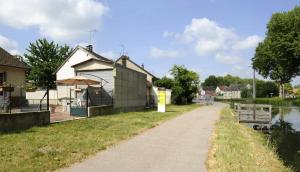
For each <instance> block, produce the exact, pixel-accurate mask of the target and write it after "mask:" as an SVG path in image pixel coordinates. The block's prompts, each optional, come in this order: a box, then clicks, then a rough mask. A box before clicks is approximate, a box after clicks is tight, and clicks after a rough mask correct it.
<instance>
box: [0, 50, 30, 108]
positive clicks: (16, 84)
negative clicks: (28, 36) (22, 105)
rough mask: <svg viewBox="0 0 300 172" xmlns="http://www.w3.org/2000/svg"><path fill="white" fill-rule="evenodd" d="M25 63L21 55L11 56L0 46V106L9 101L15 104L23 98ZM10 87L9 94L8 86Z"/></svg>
mask: <svg viewBox="0 0 300 172" xmlns="http://www.w3.org/2000/svg"><path fill="white" fill-rule="evenodd" d="M26 69H27V67H26V64H25V63H24V62H23V61H22V58H21V57H18V56H13V55H11V54H9V53H8V52H7V51H5V50H4V49H3V48H1V47H0V107H2V106H3V104H4V103H8V102H9V98H10V102H11V105H12V106H16V105H17V104H18V103H19V102H21V101H20V100H21V99H25V91H22V90H23V89H24V88H25V72H26ZM8 87H11V89H10V91H11V95H9V88H8Z"/></svg>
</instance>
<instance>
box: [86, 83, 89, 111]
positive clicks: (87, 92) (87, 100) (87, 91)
mask: <svg viewBox="0 0 300 172" xmlns="http://www.w3.org/2000/svg"><path fill="white" fill-rule="evenodd" d="M88 113H89V86H88V87H87V89H86V116H89V114H88Z"/></svg>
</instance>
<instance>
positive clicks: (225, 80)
mask: <svg viewBox="0 0 300 172" xmlns="http://www.w3.org/2000/svg"><path fill="white" fill-rule="evenodd" d="M251 83H252V79H248V78H247V79H242V78H240V77H238V76H232V75H226V76H214V75H210V76H209V77H208V78H206V79H205V81H204V82H203V84H202V87H203V88H204V89H205V88H212V89H216V88H217V86H220V85H225V86H230V85H243V86H246V85H247V84H251Z"/></svg>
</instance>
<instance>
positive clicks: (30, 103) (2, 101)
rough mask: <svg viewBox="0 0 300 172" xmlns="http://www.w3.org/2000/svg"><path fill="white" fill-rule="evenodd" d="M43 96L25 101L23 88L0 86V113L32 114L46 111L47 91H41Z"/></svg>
mask: <svg viewBox="0 0 300 172" xmlns="http://www.w3.org/2000/svg"><path fill="white" fill-rule="evenodd" d="M41 91H42V92H43V96H41V97H36V98H35V99H26V90H25V88H23V87H13V86H11V85H8V86H0V113H18V112H34V111H43V110H47V109H48V107H49V101H47V94H48V89H47V88H45V89H43V90H41Z"/></svg>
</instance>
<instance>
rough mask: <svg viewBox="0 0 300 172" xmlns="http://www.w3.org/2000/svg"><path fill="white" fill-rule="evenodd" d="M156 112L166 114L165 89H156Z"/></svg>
mask: <svg viewBox="0 0 300 172" xmlns="http://www.w3.org/2000/svg"><path fill="white" fill-rule="evenodd" d="M157 111H158V112H166V89H163V88H158V96H157Z"/></svg>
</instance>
